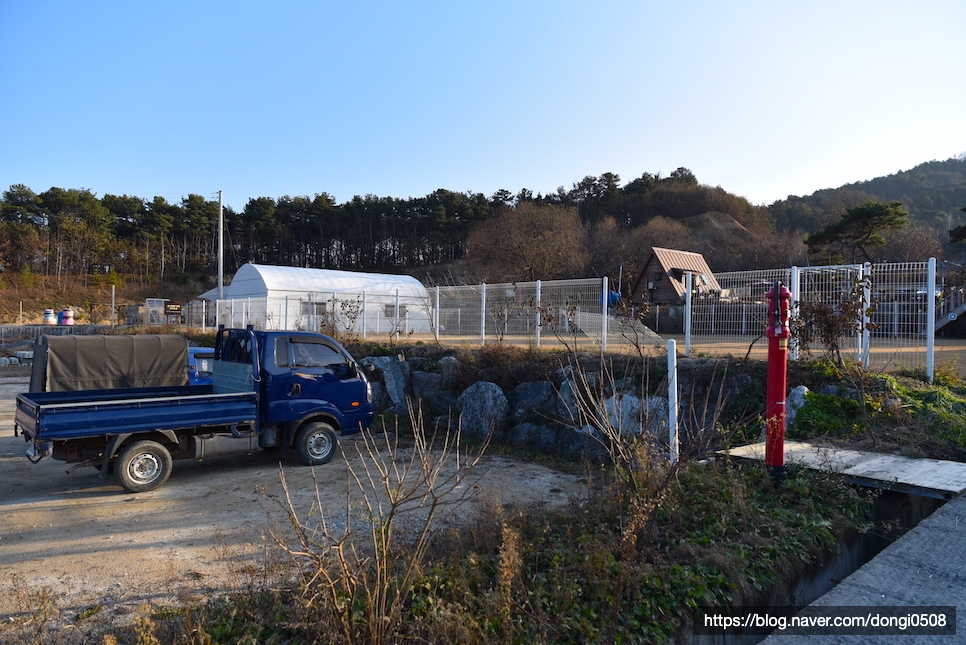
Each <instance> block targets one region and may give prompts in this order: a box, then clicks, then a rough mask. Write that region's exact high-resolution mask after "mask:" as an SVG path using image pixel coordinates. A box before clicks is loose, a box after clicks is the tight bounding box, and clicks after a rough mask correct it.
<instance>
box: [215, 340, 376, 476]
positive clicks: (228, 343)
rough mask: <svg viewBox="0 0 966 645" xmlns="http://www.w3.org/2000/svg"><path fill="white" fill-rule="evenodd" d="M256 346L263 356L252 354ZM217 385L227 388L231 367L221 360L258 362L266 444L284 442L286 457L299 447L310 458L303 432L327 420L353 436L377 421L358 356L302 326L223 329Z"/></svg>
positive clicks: (302, 456)
mask: <svg viewBox="0 0 966 645" xmlns="http://www.w3.org/2000/svg"><path fill="white" fill-rule="evenodd" d="M253 349H256V350H257V351H256V354H257V356H252V350H253ZM215 361H216V366H215V368H214V388H215V391H216V392H217V391H218V390H219V389H225V388H226V387H230V386H226V385H225V384H224V383H220V382H219V381H220V379H219V374H228V373H230V370H228V369H225V367H224V366H223V365H222V366H220V367H219V366H218V361H221V362H235V363H241V364H245V365H252V366H253V372H254V373H255V374H257V375H258V377H257V382H256V383H255V384H254V387H255V389H256V390H257V391H258V393H259V419H260V426H261V428H260V434H261V436H260V438H259V445H260V446H261V447H262V448H269V447H275V446H279V447H281V449H282V451H283V452H282V454H283V456H284V455H285V454H286V452H287V450H288V448H289V447H290V446H291V447H294V448H295V450H296V452H297V453H298V454H299V457H300V459H301V460H302V461H303V462H306V463H314V462H315V461H316V460H315V459H312V458H311V457H307V455H308V454H309V453H310V452H311V446H308V445H306V444H307V443H311V442H310V441H308V440H305V439H303V438H300V433H302V432H304V431H305V428H306V427H308V426H311V425H313V424H319V423H321V424H326V425H328V426H331V427H332V428H333V429H334V430H335V431H336V432H337V433H340V434H344V435H348V434H354V433H356V432H359V430H360V429H362V428H368V427H369V426H370V425H371V424H372V420H373V417H374V411H373V407H372V403H371V400H372V389H371V385H370V384H369V381H368V379H367V378H366V376H365V374H364V373H363V372H362V371H361V370H360V369H359V367H358V364H357V363H356V362H355V360H354V359H353V358H352V356H350V355H349V354H348V352H346V350H345V349H344V348H343V347H342V345H340V344H339V343H338V342H336V341H335V340H334V339H332V338H330V337H329V336H326V335H324V334H318V333H313V332H299V331H262V330H244V329H223V330H220V331H219V333H218V336H217V337H216V343H215Z"/></svg>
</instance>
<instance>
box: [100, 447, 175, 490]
mask: <svg viewBox="0 0 966 645" xmlns="http://www.w3.org/2000/svg"><path fill="white" fill-rule="evenodd" d="M172 466H173V463H172V460H171V453H170V452H168V449H167V448H165V447H164V446H162V445H161V444H160V443H158V442H156V441H136V442H134V443H132V444H131V445H130V446H127V447H126V448H124V450H122V451H121V454H120V456H118V458H117V462H115V464H114V478H115V479H116V480H117V483H118V484H120V485H121V486H123V487H124V488H126V489H127V490H129V491H131V492H132V493H143V492H145V491H149V490H154V489H155V488H157V487H158V486H160V485H161V484H163V483H164V482H166V481H168V477H170V476H171V469H172Z"/></svg>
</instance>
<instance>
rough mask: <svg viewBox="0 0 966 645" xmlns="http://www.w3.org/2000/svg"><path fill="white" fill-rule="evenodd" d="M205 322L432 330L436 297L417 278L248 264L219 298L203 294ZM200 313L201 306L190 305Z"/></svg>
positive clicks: (376, 331) (378, 330)
mask: <svg viewBox="0 0 966 645" xmlns="http://www.w3.org/2000/svg"><path fill="white" fill-rule="evenodd" d="M199 300H201V301H203V302H204V308H205V309H206V311H204V312H203V313H202V316H203V318H204V319H206V321H207V322H209V323H211V322H213V323H214V324H215V325H225V326H226V327H244V326H246V325H252V326H254V327H255V328H257V329H293V330H294V329H298V330H311V331H320V330H321V331H326V332H330V333H331V332H336V333H354V334H360V335H361V336H362V337H366V336H367V335H378V334H387V333H388V334H414V333H415V334H427V333H432V331H433V311H434V303H433V297H432V296H431V295H430V293H429V292H427V290H426V288H425V287H424V286H423V285H422V283H420V282H419V280H417V279H416V278H413V277H411V276H405V275H389V274H383V273H361V272H354V271H336V270H334V269H307V268H302V267H286V266H271V265H264V264H245V265H243V266H242V267H241V268H239V269H238V271H237V272H236V273H235V276H234V277H233V278H232V281H231V284H229V285H228V286H226V287H225V288H224V298H223V299H221V300H218V296H217V290H212V291H209V292H207V293H205V294H203V295H202V296H200V297H199ZM192 309H193V310H195V311H196V312H197V309H198V306H197V304H196V306H194V307H192Z"/></svg>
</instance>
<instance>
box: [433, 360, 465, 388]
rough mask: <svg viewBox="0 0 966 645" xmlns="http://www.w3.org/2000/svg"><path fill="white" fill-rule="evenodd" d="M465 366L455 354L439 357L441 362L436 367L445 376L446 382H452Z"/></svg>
mask: <svg viewBox="0 0 966 645" xmlns="http://www.w3.org/2000/svg"><path fill="white" fill-rule="evenodd" d="M462 367H463V363H461V362H460V360H459V359H458V358H456V357H455V356H444V357H442V358H441V359H439V364H438V365H437V367H436V369H437V371H438V372H439V373H440V375H441V376H442V377H443V381H444V382H446V383H452V382H453V379H454V378H455V377H456V374H457V373H458V372H459V371H460V369H461V368H462Z"/></svg>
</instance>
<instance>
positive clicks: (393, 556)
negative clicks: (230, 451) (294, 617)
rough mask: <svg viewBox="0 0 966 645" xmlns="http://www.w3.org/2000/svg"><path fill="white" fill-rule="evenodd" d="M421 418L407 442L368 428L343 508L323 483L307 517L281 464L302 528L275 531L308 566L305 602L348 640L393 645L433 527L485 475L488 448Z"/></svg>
mask: <svg viewBox="0 0 966 645" xmlns="http://www.w3.org/2000/svg"><path fill="white" fill-rule="evenodd" d="M411 421H412V425H413V443H412V445H411V446H406V447H403V446H402V445H400V443H399V439H398V437H399V433H385V434H383V435H382V436H376V435H375V434H374V433H373V432H372V431H371V430H365V431H363V433H362V440H363V441H362V445H361V446H359V445H358V444H357V454H356V455H355V457H357V459H355V460H354V461H350V459H349V458H348V457H347V459H346V464H347V467H346V471H347V472H346V475H347V484H348V486H347V493H346V504H345V509H344V513H343V514H340V515H338V516H337V515H335V514H333V513H332V512H330V510H329V509H327V508H324V507H323V505H322V502H321V497H320V494H319V492H318V485H316V497H315V502H314V503H313V506H312V509H311V510H310V511H309V513H308V514H307V516H306V515H301V516H300V514H299V513H298V511H296V508H295V505H294V504H293V502H292V497H291V494H290V491H289V488H288V485H287V483H286V481H285V477H284V473H281V472H280V477H281V481H282V488H283V491H284V495H285V501H284V504H285V508H286V510H287V512H288V515H289V519H290V523H291V527H292V529H293V531H292V535H291V536H286V535H282V534H281V533H279V532H275V533H274V536H275V539H276V540H277V541H278V543H279V544H280V545H281V546H282V548H283V549H284V550H285V551H287V552H288V554H289V555H290V556H291V557H292V558H293V559H294V560H295V561H296V562H297V563H298V564H299V565H301V566H300V571H301V574H300V575H301V578H300V580H301V604H302V607H303V609H304V610H309V611H311V612H312V613H313V614H314V615H316V616H317V618H316V619H317V620H319V621H321V622H323V623H325V622H328V623H330V624H332V625H334V626H335V628H336V630H337V632H338V634H337V636H338V642H344V643H387V642H392V641H393V640H394V639H395V638H396V637H397V636H398V635H399V634H400V633H401V632H402V631H403V630H404V622H405V616H406V608H407V604H408V602H409V601H410V598H411V593H412V591H413V585H414V583H415V581H416V580H417V578H418V577H419V576H420V575H421V573H422V571H423V565H424V563H425V560H426V557H427V552H428V549H429V547H430V544H431V538H432V535H433V533H434V531H436V530H437V529H438V527H439V525H440V524H441V522H442V521H443V520H444V519H445V518H446V516H447V515H448V514H449V513H451V512H452V511H453V510H455V508H456V507H457V506H458V505H460V504H461V503H462V502H464V501H465V500H466V499H467V498H468V497H469V496H470V495H471V494H472V491H473V484H474V483H476V481H477V479H478V477H477V475H476V473H475V468H476V466H477V465H478V462H479V459H480V457H481V455H482V448H481V449H480V450H479V451H478V452H474V453H473V454H465V453H463V452H462V451H461V450H462V448H461V445H460V434H459V431H458V430H456V431H455V432H454V433H450V432H449V431H447V432H446V433H445V434H444V435H443V436H429V435H427V434H426V433H425V432H424V430H423V422H422V419H419V418H413V419H411ZM484 448H485V445H484ZM480 476H481V475H480Z"/></svg>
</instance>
